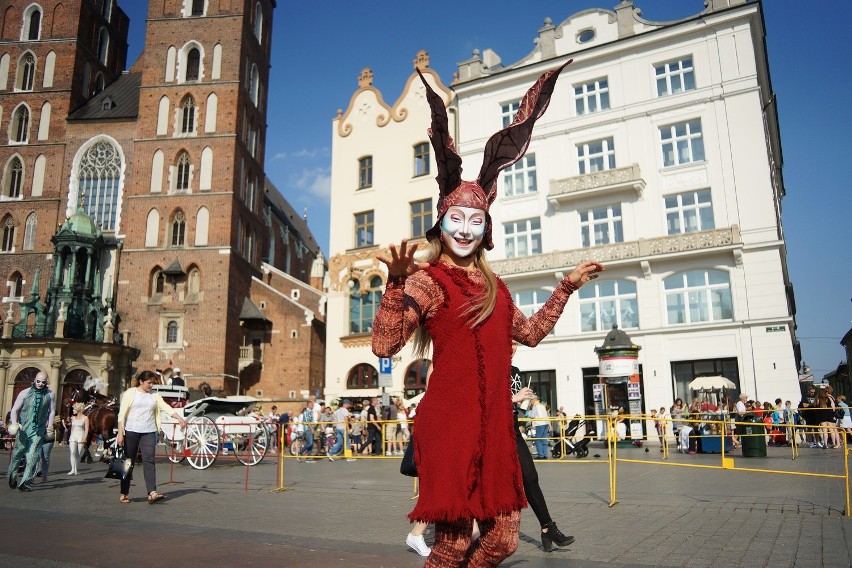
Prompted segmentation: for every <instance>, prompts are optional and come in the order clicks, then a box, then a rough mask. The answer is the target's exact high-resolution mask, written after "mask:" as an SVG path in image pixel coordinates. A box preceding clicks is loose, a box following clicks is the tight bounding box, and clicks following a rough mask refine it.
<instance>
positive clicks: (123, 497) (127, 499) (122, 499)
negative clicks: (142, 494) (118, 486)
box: [118, 493, 130, 505]
mask: <svg viewBox="0 0 852 568" xmlns="http://www.w3.org/2000/svg"><path fill="white" fill-rule="evenodd" d="M118 502H119V503H121V504H122V505H127V504H128V503H130V496H128V495H125V494H124V493H122V494H121V495H120V496H119V497H118Z"/></svg>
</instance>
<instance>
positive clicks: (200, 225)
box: [195, 207, 210, 247]
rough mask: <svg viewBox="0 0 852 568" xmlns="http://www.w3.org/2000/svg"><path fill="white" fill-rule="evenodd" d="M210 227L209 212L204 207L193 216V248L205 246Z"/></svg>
mask: <svg viewBox="0 0 852 568" xmlns="http://www.w3.org/2000/svg"><path fill="white" fill-rule="evenodd" d="M209 226H210V211H209V210H208V209H207V208H206V207H200V208H199V209H198V213H196V214H195V246H197V247H206V246H207V233H208V230H209Z"/></svg>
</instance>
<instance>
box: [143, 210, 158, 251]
mask: <svg viewBox="0 0 852 568" xmlns="http://www.w3.org/2000/svg"><path fill="white" fill-rule="evenodd" d="M159 231H160V212H159V211H157V210H156V209H151V210H150V211H148V219H147V220H146V221H145V246H146V247H156V246H157V242H158V241H159V238H158V233H159Z"/></svg>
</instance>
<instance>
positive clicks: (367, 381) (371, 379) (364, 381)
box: [346, 363, 379, 389]
mask: <svg viewBox="0 0 852 568" xmlns="http://www.w3.org/2000/svg"><path fill="white" fill-rule="evenodd" d="M346 388H348V389H377V388H379V372H378V371H377V370H376V368H375V367H373V366H372V365H369V364H367V363H361V364H359V365H355V366H354V367H352V370H350V371H349V376H348V377H346Z"/></svg>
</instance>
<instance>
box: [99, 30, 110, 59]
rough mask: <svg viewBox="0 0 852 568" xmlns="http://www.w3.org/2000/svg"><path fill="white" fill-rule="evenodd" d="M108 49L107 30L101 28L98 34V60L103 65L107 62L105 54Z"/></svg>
mask: <svg viewBox="0 0 852 568" xmlns="http://www.w3.org/2000/svg"><path fill="white" fill-rule="evenodd" d="M108 49H109V32H107V29H106V28H101V31H100V34H99V35H98V61H100V62H101V63H102V64H103V65H106V64H107V54H108Z"/></svg>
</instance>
